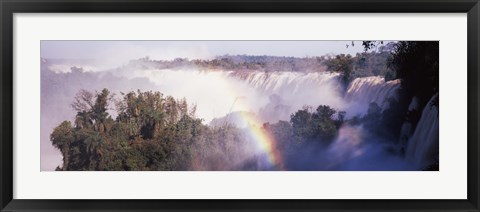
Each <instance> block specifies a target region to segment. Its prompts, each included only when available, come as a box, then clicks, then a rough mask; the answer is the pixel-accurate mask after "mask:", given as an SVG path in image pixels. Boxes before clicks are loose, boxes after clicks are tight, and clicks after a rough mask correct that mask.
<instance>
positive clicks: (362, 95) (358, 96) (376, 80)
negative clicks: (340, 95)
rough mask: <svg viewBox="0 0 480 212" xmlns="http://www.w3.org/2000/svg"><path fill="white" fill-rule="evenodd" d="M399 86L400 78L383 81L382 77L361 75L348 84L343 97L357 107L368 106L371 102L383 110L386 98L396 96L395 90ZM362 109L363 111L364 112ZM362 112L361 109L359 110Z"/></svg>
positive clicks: (363, 107)
mask: <svg viewBox="0 0 480 212" xmlns="http://www.w3.org/2000/svg"><path fill="white" fill-rule="evenodd" d="M398 88H400V80H391V81H387V82H385V79H384V78H383V77H377V76H372V77H361V78H356V79H354V80H353V81H352V82H351V83H350V84H349V86H348V88H347V92H346V94H345V99H346V100H347V101H349V102H351V103H352V106H354V107H355V108H357V109H363V110H364V111H365V110H366V109H368V108H365V106H367V107H368V105H369V104H370V103H372V102H374V103H376V104H377V105H378V106H380V108H382V109H383V110H385V109H387V108H388V105H389V103H388V98H390V97H394V98H395V97H396V91H397V90H398ZM364 111H363V112H364ZM359 112H360V113H362V111H359Z"/></svg>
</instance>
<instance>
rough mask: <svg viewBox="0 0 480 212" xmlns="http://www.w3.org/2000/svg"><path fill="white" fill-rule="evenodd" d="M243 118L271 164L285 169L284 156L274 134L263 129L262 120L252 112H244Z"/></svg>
mask: <svg viewBox="0 0 480 212" xmlns="http://www.w3.org/2000/svg"><path fill="white" fill-rule="evenodd" d="M241 117H242V119H243V120H244V121H245V122H246V123H247V126H248V127H247V128H248V132H249V133H250V135H251V137H252V138H253V140H254V141H255V142H256V143H257V145H258V147H259V148H260V149H261V150H262V151H263V152H264V153H265V154H266V155H267V157H268V161H269V162H270V165H272V166H273V167H274V168H276V169H279V170H283V163H282V156H281V154H280V151H279V150H278V148H277V145H276V141H275V139H274V138H273V136H272V135H271V134H270V133H268V131H267V130H265V129H263V127H262V122H261V121H260V120H259V119H258V118H257V117H255V115H254V114H252V113H242V115H241Z"/></svg>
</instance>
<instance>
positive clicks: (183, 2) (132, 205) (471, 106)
mask: <svg viewBox="0 0 480 212" xmlns="http://www.w3.org/2000/svg"><path fill="white" fill-rule="evenodd" d="M0 11H1V17H0V20H1V25H0V31H1V35H0V36H1V42H0V49H1V57H0V67H1V75H0V80H1V85H0V86H1V92H0V99H1V100H2V104H1V106H0V118H1V127H0V138H1V142H0V158H1V162H0V190H1V193H0V211H53V210H56V211H67V210H72V209H74V210H77V211H94V210H95V211H107V210H108V211H117V210H122V211H140V210H159V211H173V210H175V211H227V210H237V211H238V210H242V211H280V210H281V211H306V210H309V211H345V210H363V211H371V210H376V211H385V210H399V211H426V210H428V211H447V210H448V211H480V195H479V190H480V184H479V181H480V179H479V177H480V176H479V171H480V170H479V160H480V158H479V153H480V148H479V145H478V139H479V130H478V129H479V128H478V127H479V125H478V124H479V123H478V122H479V115H480V114H479V113H478V110H479V104H478V100H479V98H478V97H479V90H480V84H479V81H480V80H479V79H480V78H479V77H480V75H479V73H478V72H479V65H480V57H479V50H480V43H479V35H480V34H479V24H480V17H479V14H480V5H479V0H412V1H398V0H385V1H377V0H337V1H329V0H300V1H295V0H256V1H247V0H231V1H222V0H177V1H171V0H140V1H135V0H84V1H82V0H71V1H67V0H0ZM60 12H62V13H84V12H95V13H99V12H107V13H114V12H150V13H151V12H167V13H172V12H180V13H185V12H233V13H247V12H268V13H278V12H298V13H304V12H314V13H318V12H336V13H337V12H373V13H379V12H382V13H399V12H402V13H411V12H422V13H437V12H442V13H443V12H447V13H467V14H468V40H467V42H468V85H467V86H468V115H469V116H468V164H467V167H468V180H467V181H468V199H467V200H282V201H280V200H16V199H13V180H14V179H13V155H12V151H13V148H12V146H13V126H12V123H13V121H14V120H13V115H12V114H13V15H14V13H60Z"/></svg>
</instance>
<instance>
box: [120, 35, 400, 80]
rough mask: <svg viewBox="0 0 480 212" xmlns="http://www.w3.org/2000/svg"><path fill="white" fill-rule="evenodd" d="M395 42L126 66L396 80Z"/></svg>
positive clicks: (143, 61)
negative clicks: (349, 50) (317, 52)
mask: <svg viewBox="0 0 480 212" xmlns="http://www.w3.org/2000/svg"><path fill="white" fill-rule="evenodd" d="M393 45H394V43H389V44H387V45H384V46H381V47H379V48H378V49H377V50H376V51H371V52H367V51H365V52H362V53H357V54H356V55H349V54H347V55H345V54H340V55H333V56H328V55H327V56H316V57H302V58H299V57H281V56H266V55H264V56H253V55H223V56H217V57H215V58H214V59H210V60H203V59H189V58H176V59H173V60H152V59H150V58H149V57H144V58H140V59H138V60H132V61H130V63H128V64H127V65H126V67H130V68H132V67H133V68H141V69H174V70H175V69H185V68H192V69H202V70H226V71H267V72H274V71H289V72H304V71H334V72H344V71H345V69H349V71H350V72H351V73H352V77H354V78H355V77H363V76H385V75H387V77H388V78H389V79H393V78H394V77H395V76H394V72H392V71H391V69H389V67H388V66H387V62H388V61H389V60H390V59H391V51H392V49H393V47H392V46H393Z"/></svg>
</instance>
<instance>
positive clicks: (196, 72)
mask: <svg viewBox="0 0 480 212" xmlns="http://www.w3.org/2000/svg"><path fill="white" fill-rule="evenodd" d="M40 59H41V138H40V142H41V163H40V164H41V170H42V171H53V170H57V171H438V170H439V43H438V42H437V41H42V42H41V58H40Z"/></svg>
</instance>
